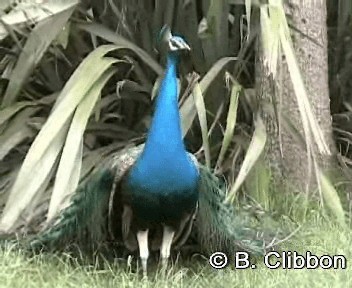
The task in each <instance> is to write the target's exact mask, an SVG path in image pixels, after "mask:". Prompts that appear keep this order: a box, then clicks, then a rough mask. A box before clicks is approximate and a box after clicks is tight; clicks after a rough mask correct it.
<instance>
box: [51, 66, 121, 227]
mask: <svg viewBox="0 0 352 288" xmlns="http://www.w3.org/2000/svg"><path fill="white" fill-rule="evenodd" d="M114 73H115V69H112V70H108V71H106V72H105V73H104V74H103V75H102V76H101V77H100V78H99V79H98V80H97V81H96V82H95V83H94V84H93V86H92V88H91V89H90V90H89V91H88V93H87V95H86V96H85V97H84V99H83V100H82V102H80V103H79V105H78V107H77V109H76V112H75V114H74V116H73V119H72V123H71V126H70V129H69V131H68V135H67V138H66V143H65V146H64V148H63V152H62V156H61V160H60V164H59V167H58V171H57V174H56V179H55V184H54V190H53V194H52V197H51V200H50V205H49V210H48V215H47V221H51V220H52V219H53V217H55V216H56V215H57V213H58V211H59V210H60V209H61V208H63V207H64V206H65V204H67V200H68V199H69V197H68V196H69V195H70V194H71V193H72V192H73V191H74V190H75V189H76V188H77V186H78V182H79V178H80V173H79V172H80V169H81V164H82V145H83V133H84V131H85V128H86V125H87V122H88V119H89V117H90V115H91V113H92V111H93V108H94V106H95V105H96V103H97V101H98V99H99V96H100V93H101V90H102V88H103V87H104V85H105V84H106V82H107V81H108V80H109V79H110V78H111V76H112V75H113V74H114ZM65 200H66V201H65Z"/></svg>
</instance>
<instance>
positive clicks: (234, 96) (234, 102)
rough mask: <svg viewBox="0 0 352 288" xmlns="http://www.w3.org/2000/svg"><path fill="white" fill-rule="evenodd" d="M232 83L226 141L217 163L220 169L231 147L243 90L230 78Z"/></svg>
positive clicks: (224, 140) (223, 141) (225, 134)
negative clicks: (239, 99) (239, 100)
mask: <svg viewBox="0 0 352 288" xmlns="http://www.w3.org/2000/svg"><path fill="white" fill-rule="evenodd" d="M228 77H229V79H230V81H231V82H232V88H231V96H230V107H229V111H228V113H227V121H226V129H225V133H224V139H223V140H222V145H221V149H220V152H219V157H218V160H217V163H216V167H220V165H221V163H222V161H223V159H224V156H225V153H226V151H227V148H228V147H229V145H230V143H231V141H232V138H233V134H234V131H235V125H236V120H237V107H238V98H239V95H240V92H241V90H242V87H241V85H240V84H239V83H238V82H237V81H235V79H233V78H232V77H231V76H228Z"/></svg>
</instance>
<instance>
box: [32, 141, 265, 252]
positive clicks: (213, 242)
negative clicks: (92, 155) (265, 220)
mask: <svg viewBox="0 0 352 288" xmlns="http://www.w3.org/2000/svg"><path fill="white" fill-rule="evenodd" d="M143 147H144V145H139V146H136V147H129V148H125V149H122V150H121V151H119V152H116V153H114V154H112V155H110V156H109V159H108V160H107V162H105V163H104V164H103V165H100V166H97V167H96V168H95V169H94V171H93V172H92V173H91V174H90V175H89V176H88V177H87V178H86V179H85V180H84V181H82V183H81V184H80V185H79V187H78V188H77V190H76V191H75V193H74V194H73V195H72V198H71V204H70V205H69V206H68V207H66V208H65V209H64V210H63V211H62V212H61V213H60V216H59V217H58V218H57V219H56V221H55V222H53V224H52V225H51V226H50V225H49V226H48V227H46V229H44V230H43V231H42V232H41V233H39V234H38V235H35V236H33V237H32V238H30V239H29V240H28V241H27V242H26V243H27V245H29V247H30V248H31V249H35V250H37V249H39V248H43V247H44V248H50V249H55V250H57V249H64V248H65V247H66V246H67V245H68V244H70V243H76V244H81V245H82V246H90V247H93V246H95V247H98V246H99V245H101V243H109V242H111V241H112V240H114V241H117V242H118V243H119V244H121V245H122V239H121V238H120V237H121V235H116V233H115V232H114V230H113V228H114V227H115V226H116V223H114V219H115V218H116V215H115V214H121V211H116V210H114V205H113V204H114V197H116V194H115V192H116V189H115V188H116V187H118V186H119V184H120V183H121V180H122V179H123V176H124V175H125V173H126V171H128V170H129V168H130V167H131V166H132V165H133V164H134V163H135V161H136V159H137V158H138V156H139V155H140V153H141V152H142V150H143ZM199 171H200V185H199V207H198V213H197V215H196V219H195V222H194V226H193V229H192V236H191V237H192V238H193V239H195V241H196V243H197V246H198V251H199V252H200V253H203V254H206V255H209V254H211V253H213V252H214V251H223V252H226V253H229V254H231V253H233V252H234V251H237V250H241V251H247V252H249V253H253V254H256V255H257V254H263V253H264V252H265V246H266V244H267V243H266V241H265V237H264V236H265V235H263V233H264V232H265V231H263V230H262V229H261V227H260V226H259V225H254V224H253V220H256V218H255V216H254V215H253V214H250V213H248V212H247V211H246V210H245V209H240V208H237V209H236V208H235V207H234V206H233V205H231V204H225V202H224V200H225V196H226V185H225V183H224V182H223V181H221V179H219V178H218V177H216V176H214V175H213V174H212V173H211V171H209V169H208V168H206V167H205V166H203V165H201V164H199ZM115 204H116V203H115ZM115 208H116V207H115ZM269 240H270V239H269V238H268V241H269Z"/></svg>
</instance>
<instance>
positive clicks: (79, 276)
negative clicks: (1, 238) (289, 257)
mask: <svg viewBox="0 0 352 288" xmlns="http://www.w3.org/2000/svg"><path fill="white" fill-rule="evenodd" d="M351 235H352V233H351V232H350V231H346V230H343V229H341V228H339V227H338V226H337V225H335V224H332V223H327V222H326V221H324V220H323V218H322V217H320V216H318V215H317V214H316V215H315V216H311V217H310V219H309V221H307V222H306V224H303V225H302V228H301V229H300V231H299V232H297V234H296V235H295V237H294V238H291V239H290V240H289V241H287V242H285V243H284V244H282V246H281V247H280V248H281V249H283V250H290V251H294V250H295V251H297V252H300V253H304V252H305V251H308V250H309V251H311V252H312V253H314V254H316V255H323V254H329V255H335V254H343V255H345V257H346V259H347V269H346V270H341V269H340V270H323V269H317V270H307V269H302V270H282V269H278V270H270V269H268V268H266V267H264V265H262V264H258V268H257V269H255V270H251V269H248V270H234V269H230V267H227V268H226V269H224V270H215V269H213V268H211V267H210V266H209V264H208V263H207V261H206V259H204V260H197V262H195V263H192V264H191V265H187V264H185V263H178V264H177V265H176V266H174V267H172V268H171V269H170V271H168V273H167V276H166V277H164V276H162V275H161V274H160V273H158V272H155V271H154V270H155V269H152V270H153V271H151V273H150V275H149V279H148V280H147V281H143V280H142V279H141V277H140V274H138V273H133V272H130V271H129V270H128V268H127V265H126V264H125V263H117V264H112V263H109V264H108V263H105V264H102V265H100V267H99V268H97V267H96V266H94V265H92V266H89V265H80V264H78V261H76V259H72V258H71V257H70V256H68V255H66V254H65V255H61V256H54V255H49V254H42V255H38V256H34V257H26V256H25V255H24V254H23V253H21V252H18V251H9V250H3V251H2V252H0V255H1V256H0V287H192V288H195V287H351V285H352V281H351V279H350V275H351V272H352V269H351V265H350V264H351V263H350V262H349V260H350V259H351V255H352V247H351V241H350V239H351ZM258 263H259V262H258Z"/></svg>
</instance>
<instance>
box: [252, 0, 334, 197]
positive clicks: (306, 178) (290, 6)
mask: <svg viewBox="0 0 352 288" xmlns="http://www.w3.org/2000/svg"><path fill="white" fill-rule="evenodd" d="M284 2H285V12H286V15H287V19H288V21H289V23H290V25H291V28H292V27H293V28H294V29H291V36H292V40H293V45H294V50H295V55H296V57H297V60H298V64H299V67H300V71H301V74H302V77H303V80H304V84H305V87H306V91H307V94H308V97H309V100H310V104H311V105H312V108H313V113H315V116H316V119H317V121H318V122H319V125H320V128H321V129H322V131H323V134H324V136H325V141H326V142H327V144H328V146H329V148H330V149H331V151H332V155H334V154H335V152H336V148H335V144H334V140H333V136H332V118H331V113H330V98H329V87H328V61H327V60H328V59H327V25H326V0H288V1H284ZM259 44H260V45H261V43H259ZM260 45H258V47H259V46H260ZM257 59H258V61H257V65H256V69H257V70H256V72H257V95H258V97H259V99H260V100H262V101H264V102H270V103H273V102H275V104H276V105H277V106H276V107H277V108H278V109H277V111H278V112H279V113H278V114H279V119H278V121H277V120H276V117H275V115H273V114H272V113H268V112H267V111H265V109H262V116H263V118H264V122H265V124H266V129H267V133H268V143H267V147H266V148H267V154H266V155H267V160H268V163H269V165H270V167H271V168H272V171H273V172H274V175H275V176H276V177H282V179H285V180H289V181H288V182H289V183H291V184H293V185H292V187H294V188H295V189H297V190H299V191H306V190H307V189H308V190H312V189H313V188H315V186H316V182H315V180H314V178H315V175H314V170H313V172H311V173H309V170H308V161H307V151H306V148H305V147H304V146H302V144H301V143H300V141H299V140H297V138H295V137H294V136H293V135H292V133H290V132H289V131H288V130H287V129H285V128H284V127H283V125H281V123H282V116H285V117H288V118H289V119H290V121H291V123H293V124H294V125H295V127H296V128H297V129H298V131H299V132H300V134H301V135H302V136H303V137H304V133H303V126H302V122H301V116H300V113H299V109H298V105H297V101H296V96H295V92H294V90H293V84H292V82H291V78H290V74H289V71H288V68H287V64H286V62H285V59H284V57H281V59H280V61H279V62H280V63H279V65H278V70H279V71H278V74H277V77H275V79H272V81H268V77H269V78H270V75H268V72H267V71H266V70H265V66H264V62H263V61H264V59H263V54H262V53H261V48H258V58H257ZM272 96H274V97H272ZM315 152H316V153H317V151H315ZM318 156H320V157H319V159H320V163H319V164H320V165H321V166H322V167H324V168H329V167H331V165H332V163H333V160H332V159H333V157H331V156H330V157H327V156H322V155H318ZM313 169H314V167H313Z"/></svg>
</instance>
